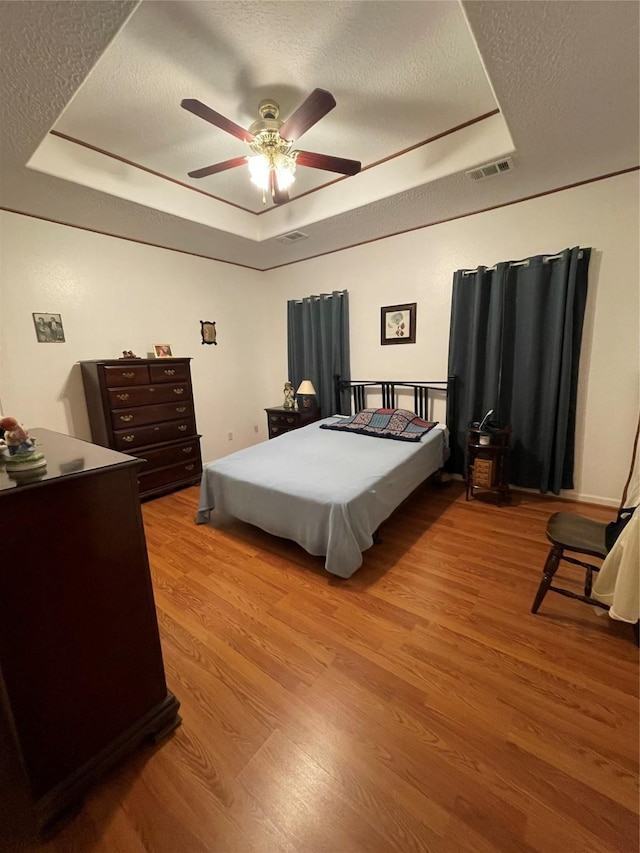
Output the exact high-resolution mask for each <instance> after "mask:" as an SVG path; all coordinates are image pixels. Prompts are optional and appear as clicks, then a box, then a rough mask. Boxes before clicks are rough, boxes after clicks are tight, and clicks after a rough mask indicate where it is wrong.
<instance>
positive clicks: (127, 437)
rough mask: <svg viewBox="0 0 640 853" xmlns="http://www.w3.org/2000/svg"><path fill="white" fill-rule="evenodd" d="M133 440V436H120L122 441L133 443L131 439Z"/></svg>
mask: <svg viewBox="0 0 640 853" xmlns="http://www.w3.org/2000/svg"><path fill="white" fill-rule="evenodd" d="M134 438H135V435H123V436H122V440H123V441H129V442H131V441H133V439H134Z"/></svg>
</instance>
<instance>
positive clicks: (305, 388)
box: [296, 379, 316, 395]
mask: <svg viewBox="0 0 640 853" xmlns="http://www.w3.org/2000/svg"><path fill="white" fill-rule="evenodd" d="M296 393H297V394H306V395H309V394H314V395H315V393H316V389H315V388H314V387H313V382H311V380H310V379H304V380H303V381H302V382H301V383H300V385H299V387H298V390H297V391H296Z"/></svg>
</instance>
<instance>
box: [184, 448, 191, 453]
mask: <svg viewBox="0 0 640 853" xmlns="http://www.w3.org/2000/svg"><path fill="white" fill-rule="evenodd" d="M192 451H193V447H183V448H182V452H183V453H191V452H192Z"/></svg>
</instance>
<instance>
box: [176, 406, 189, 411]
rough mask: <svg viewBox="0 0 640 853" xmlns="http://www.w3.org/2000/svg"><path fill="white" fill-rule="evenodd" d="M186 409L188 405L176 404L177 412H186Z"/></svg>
mask: <svg viewBox="0 0 640 853" xmlns="http://www.w3.org/2000/svg"><path fill="white" fill-rule="evenodd" d="M186 411H187V407H186V406H176V412H186Z"/></svg>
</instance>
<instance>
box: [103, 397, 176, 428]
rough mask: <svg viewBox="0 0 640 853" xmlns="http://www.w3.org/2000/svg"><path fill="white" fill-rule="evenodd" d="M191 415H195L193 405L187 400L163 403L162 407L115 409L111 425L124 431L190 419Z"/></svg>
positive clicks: (112, 413)
mask: <svg viewBox="0 0 640 853" xmlns="http://www.w3.org/2000/svg"><path fill="white" fill-rule="evenodd" d="M191 415H193V403H192V402H191V400H185V401H184V402H178V403H163V404H162V405H161V406H137V407H135V408H131V409H115V411H113V412H111V423H112V424H113V428H114V429H124V427H134V426H143V425H144V424H158V423H161V422H162V421H172V420H177V419H178V418H182V419H184V418H189V417H191Z"/></svg>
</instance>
